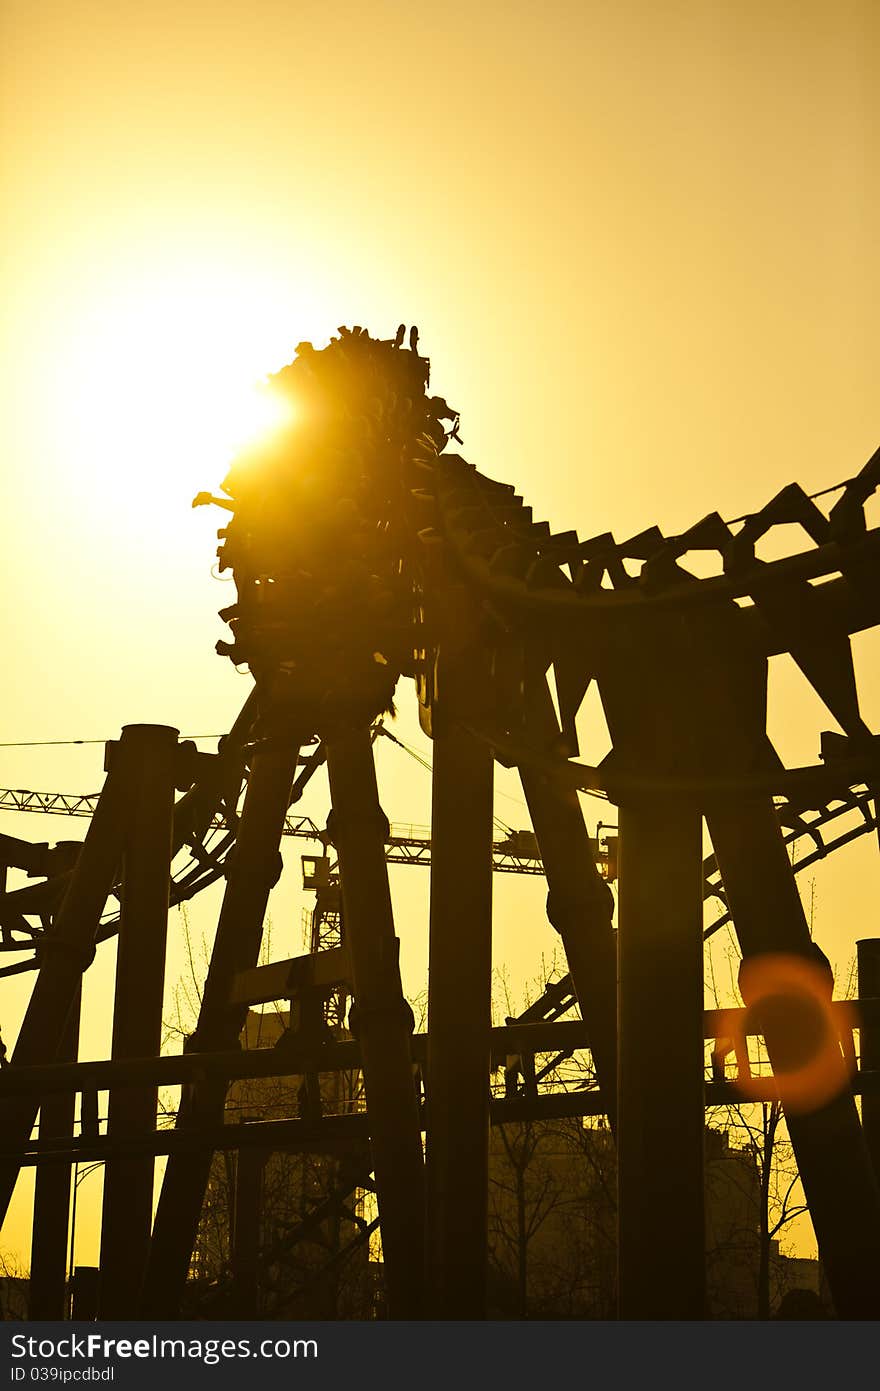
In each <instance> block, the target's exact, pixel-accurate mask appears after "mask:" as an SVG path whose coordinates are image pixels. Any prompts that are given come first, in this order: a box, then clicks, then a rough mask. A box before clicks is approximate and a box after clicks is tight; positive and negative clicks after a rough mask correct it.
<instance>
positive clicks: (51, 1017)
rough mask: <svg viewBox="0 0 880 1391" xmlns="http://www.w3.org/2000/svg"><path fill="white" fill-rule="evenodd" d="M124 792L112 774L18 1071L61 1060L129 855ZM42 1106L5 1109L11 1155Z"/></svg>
mask: <svg viewBox="0 0 880 1391" xmlns="http://www.w3.org/2000/svg"><path fill="white" fill-rule="evenodd" d="M124 794H125V788H124V783H123V779H122V778H121V776H120V774H119V772H118V770H114V769H111V770H110V772H109V773H108V775H107V780H106V782H105V784H104V788H103V791H102V792H101V796H100V797H99V799H98V805H97V807H96V808H95V814H94V816H93V817H92V821H91V825H90V826H89V829H88V832H87V834H86V838H85V840H84V842H83V846H82V850H81V851H80V854H79V857H78V859H77V862H76V867H75V868H74V869H73V871H72V872H71V877H70V882H69V884H68V886H67V891H66V893H65V895H64V899H63V901H62V904H61V907H60V908H59V910H58V912H57V913H56V915H55V920H54V923H53V927H52V932H51V934H49V935H48V936H47V937H46V940H45V941H44V942H42V943H41V946H40V971H39V974H38V976H37V979H36V981H35V983H34V989H33V994H32V995H31V999H30V1003H29V1004H28V1007H27V1012H26V1014H25V1017H24V1020H23V1021H22V1025H21V1029H20V1030H19V1034H18V1040H17V1042H16V1045H15V1050H14V1052H13V1054H12V1060H11V1065H12V1066H13V1067H30V1066H35V1065H37V1064H39V1063H52V1062H55V1060H56V1058H57V1056H58V1052H59V1049H60V1047H61V1044H62V1041H63V1039H64V1032H65V1029H66V1027H67V1018H68V1015H69V1014H70V1011H71V1009H72V1008H73V1006H74V1004H75V1002H76V1001H77V1000H78V998H79V991H80V985H81V983H82V975H83V972H84V971H85V970H86V968H87V967H88V966H89V965H90V963H91V961H92V960H93V958H94V955H95V937H96V934H97V931H98V922H99V920H100V916H101V913H102V912H103V910H104V905H105V903H106V901H107V895H108V894H109V892H110V890H111V888H112V887H113V882H114V879H115V876H116V871H117V868H118V865H119V861H120V859H121V857H122V842H123V830H124V817H125V806H126V804H125V795H124ZM38 1108H39V1099H38V1098H36V1097H31V1096H27V1097H21V1098H18V1097H15V1098H10V1099H9V1100H8V1101H6V1102H4V1103H3V1105H2V1107H0V1132H2V1135H3V1145H4V1148H5V1149H6V1150H7V1152H11V1153H13V1154H17V1153H18V1152H21V1153H22V1154H23V1153H24V1150H25V1147H26V1145H27V1143H28V1140H29V1139H30V1134H31V1131H32V1130H33V1127H34V1121H35V1120H36V1116H37V1110H38ZM20 1167H21V1161H20V1160H19V1159H11V1160H4V1161H3V1162H2V1164H0V1223H2V1221H3V1220H4V1219H5V1217H6V1212H7V1209H8V1207H9V1201H10V1199H11V1197H12V1192H13V1189H14V1188H15V1182H16V1179H17V1178H18V1173H19V1169H20Z"/></svg>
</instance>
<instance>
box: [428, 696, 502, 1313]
mask: <svg viewBox="0 0 880 1391" xmlns="http://www.w3.org/2000/svg"><path fill="white" fill-rule="evenodd" d="M433 762H434V779H433V800H432V807H431V938H430V953H429V960H428V1066H427V1096H428V1117H427V1226H426V1242H427V1280H428V1312H429V1314H430V1315H431V1316H432V1317H434V1318H438V1319H482V1318H485V1317H486V1275H487V1248H488V1221H489V1216H488V1212H489V1084H488V1078H489V1071H490V1063H491V1050H490V1044H489V1029H490V1025H491V994H492V782H493V763H494V760H493V756H492V751H491V749H490V748H489V747H488V746H487V745H486V743H485V742H484V741H483V740H480V739H477V738H475V736H474V735H472V734H470V733H468V732H466V731H465V730H463V729H462V728H461V727H460V726H458V725H455V724H453V725H452V726H451V727H450V728H448V729H447V730H445V731H443V732H438V733H437V734H435V737H434V759H433Z"/></svg>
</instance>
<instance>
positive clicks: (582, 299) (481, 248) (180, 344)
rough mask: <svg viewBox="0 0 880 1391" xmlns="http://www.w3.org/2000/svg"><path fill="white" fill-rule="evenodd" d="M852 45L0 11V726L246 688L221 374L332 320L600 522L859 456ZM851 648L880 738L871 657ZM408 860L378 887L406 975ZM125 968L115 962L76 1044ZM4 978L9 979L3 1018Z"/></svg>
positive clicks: (685, 29) (796, 698) (588, 17)
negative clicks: (239, 668)
mask: <svg viewBox="0 0 880 1391" xmlns="http://www.w3.org/2000/svg"><path fill="white" fill-rule="evenodd" d="M878 29H880V12H878V10H877V7H876V6H875V5H872V4H870V3H833V4H832V3H821V4H820V3H813V2H812V0H804V2H803V3H794V2H792V3H779V0H767V2H766V3H758V2H757V0H744V2H743V3H738V4H736V5H730V4H729V3H710V0H705V3H698V0H691V2H690V3H674V2H673V0H670V3H656V2H655V0H645V3H636V2H635V0H630V3H626V0H624V2H623V3H605V4H597V3H586V2H585V0H581V3H550V4H546V5H543V6H540V7H538V6H535V5H526V4H524V3H521V0H508V3H505V4H504V5H500V4H492V3H487V4H484V5H482V6H479V7H477V6H474V5H472V4H463V3H460V2H459V0H453V3H447V4H445V5H443V6H442V7H433V6H428V5H425V4H423V3H421V2H420V0H410V2H409V3H407V4H405V5H404V4H403V3H400V2H399V0H395V3H390V2H389V0H385V2H384V3H383V2H381V0H380V2H379V3H376V2H375V0H373V3H370V4H369V5H366V6H365V5H363V4H355V3H333V0H329V3H328V2H327V0H323V3H321V4H320V5H318V4H314V3H311V4H309V3H303V4H292V3H290V0H278V3H275V2H274V0H251V2H250V3H248V4H243V3H231V0H212V3H210V4H208V3H197V2H194V0H174V3H160V2H158V0H143V3H139V4H137V5H134V4H123V5H108V4H106V3H86V2H85V0H67V2H66V3H64V4H61V3H55V0H43V3H41V4H39V5H34V4H33V3H31V0H5V3H4V5H3V6H2V9H0V62H2V65H3V71H2V76H0V91H2V98H0V99H2V118H0V119H2V145H0V158H2V168H0V182H2V189H0V194H2V196H0V207H2V216H3V222H4V226H3V247H4V250H3V255H2V267H0V278H2V296H3V303H4V308H5V314H4V323H3V327H2V335H3V339H2V349H3V373H2V377H0V421H2V424H0V429H2V434H3V441H2V445H3V448H2V459H3V472H2V478H3V489H4V504H5V505H4V515H5V518H6V527H5V534H4V544H3V549H2V555H0V566H2V569H3V582H4V592H5V595H6V603H5V604H4V612H3V650H4V653H5V655H6V658H7V679H6V681H5V683H4V685H3V687H2V690H0V716H2V719H0V730H2V741H14V740H51V739H65V738H103V737H112V736H114V735H115V734H116V733H117V732H118V730H119V727H120V725H122V724H124V723H132V722H136V721H139V720H147V721H152V722H166V723H170V724H174V725H177V726H178V727H179V728H180V729H181V730H182V731H183V732H184V733H187V734H189V733H215V732H216V733H219V732H221V731H222V730H223V729H225V728H226V727H227V726H228V725H229V723H230V722H231V719H232V717H233V715H234V713H235V711H236V709H237V708H238V705H239V704H240V702H241V701H242V700H243V698H244V695H245V693H246V688H247V682H246V680H245V679H244V678H241V677H238V676H236V674H235V673H234V672H233V670H232V668H231V667H230V665H229V664H228V663H227V662H225V661H221V660H220V659H219V658H217V657H216V656H215V655H214V652H213V645H214V642H215V640H216V639H217V638H218V637H219V636H222V635H223V630H222V625H221V624H220V621H219V619H217V618H216V616H215V614H216V610H217V609H218V608H220V607H222V606H223V605H224V604H225V603H227V602H229V600H228V597H227V595H228V591H227V590H226V589H225V588H224V587H223V586H222V585H220V584H219V583H218V582H217V581H216V580H214V579H212V578H211V575H210V567H211V562H212V557H213V550H214V546H215V544H216V542H215V539H214V528H215V527H216V526H217V525H218V523H217V521H216V518H215V517H214V516H212V515H211V514H210V512H209V511H208V510H204V511H199V512H196V513H193V512H191V511H190V509H189V502H190V498H191V497H192V495H193V493H194V492H195V491H197V490H198V489H199V488H203V487H204V488H210V487H212V486H216V484H217V483H218V482H219V480H220V478H221V477H222V476H223V473H224V471H225V470H224V464H225V459H226V456H227V453H228V447H229V443H230V440H231V437H232V435H233V434H234V429H235V425H236V410H237V407H238V403H239V398H240V393H241V392H242V391H246V390H247V388H248V386H249V384H250V383H251V382H252V381H253V380H254V379H257V378H259V377H260V376H261V375H263V374H264V373H266V372H268V371H272V370H274V369H276V368H277V367H278V366H280V365H281V364H282V363H283V362H285V361H287V360H289V358H290V356H291V355H292V351H293V348H294V346H295V344H296V343H297V342H298V341H299V340H300V339H303V338H312V339H314V341H315V342H316V343H322V342H324V341H326V339H327V337H328V335H329V334H330V333H331V332H332V331H333V330H334V329H335V326H336V325H337V324H340V323H343V322H348V323H354V322H357V323H361V324H365V325H368V326H369V327H370V328H371V329H372V331H373V332H374V333H380V334H384V333H387V332H393V330H394V328H395V327H396V325H397V323H398V322H399V321H400V320H406V321H407V323H411V322H417V323H418V324H419V325H420V327H421V331H422V345H423V348H424V350H425V351H426V352H428V353H429V354H430V355H431V357H432V359H433V363H434V375H433V381H434V385H435V387H436V389H437V390H438V391H439V392H440V393H441V394H444V395H445V396H446V397H447V398H448V399H449V400H450V401H451V402H452V403H453V404H454V405H455V406H456V407H457V408H459V409H460V410H461V411H462V426H463V434H464V441H465V447H464V453H465V455H466V456H467V457H468V458H470V459H471V460H472V461H473V462H475V463H476V464H477V465H478V466H479V467H480V468H481V469H482V470H483V471H485V472H487V473H489V474H492V475H494V476H496V477H499V478H504V479H506V480H509V481H512V482H515V483H516V485H517V487H518V489H519V490H520V491H522V492H523V493H524V494H525V495H526V497H527V499H528V500H529V501H530V502H532V503H533V505H534V507H535V514H536V516H544V517H546V518H548V519H549V520H550V521H551V523H552V524H553V525H554V526H558V527H577V528H578V529H579V530H580V531H581V534H582V535H585V536H588V535H592V534H594V533H596V532H599V531H604V530H607V529H613V530H614V531H615V533H616V534H617V535H619V536H621V537H623V536H625V535H627V534H629V533H631V532H634V531H636V530H640V529H642V528H643V527H644V526H647V525H649V524H650V523H652V522H658V523H660V524H661V525H662V526H663V528H664V529H665V530H674V529H679V528H681V527H683V526H685V525H687V524H688V523H689V522H692V521H694V520H696V519H697V518H699V517H700V516H702V515H703V514H704V513H706V512H708V511H710V510H714V509H716V508H717V509H718V510H720V511H721V513H722V515H726V516H737V515H740V514H741V513H743V512H745V511H747V510H749V509H750V508H753V507H757V506H759V505H760V504H761V503H763V502H764V501H766V500H767V499H769V497H770V496H771V495H772V494H773V493H774V492H775V491H776V490H778V488H779V487H781V486H782V485H783V484H785V483H787V482H789V481H791V480H792V479H794V478H797V479H799V480H800V481H801V482H802V483H803V484H804V485H805V486H806V487H807V489H808V490H811V489H815V488H819V487H822V486H824V485H827V484H829V483H832V482H835V481H837V480H838V479H841V478H843V477H845V476H847V475H849V474H851V473H853V472H855V471H856V470H857V469H858V468H859V467H860V466H861V465H862V463H863V462H864V461H865V459H866V458H867V457H868V455H869V454H870V453H871V452H872V450H873V449H874V447H875V446H876V444H877V442H878V437H880V415H878V411H877V408H876V381H877V375H878V373H877V369H878V346H877V341H878V340H877V334H876V320H877V308H878V295H877V290H878V257H877V231H878V202H877V197H876V185H875V170H876V168H877V167H878V166H877V161H878V153H880V151H878V105H877V100H876V96H875V86H874V84H873V82H872V81H871V79H872V78H873V75H874V74H875V72H876V65H877V58H878ZM858 651H859V656H860V659H861V660H862V665H863V678H864V680H863V691H864V695H865V714H866V718H867V719H868V720H869V722H872V723H873V724H874V725H875V726H876V727H878V728H880V660H878V648H877V643H876V642H875V640H874V638H873V637H871V636H869V637H867V638H863V639H860V640H859V642H858ZM774 686H775V687H776V688H778V692H779V700H778V701H777V705H776V708H775V710H774V712H773V715H772V720H773V724H772V729H773V732H774V733H776V734H778V736H779V738H780V746H781V749H782V751H783V753H784V754H785V755H786V756H788V757H791V758H793V759H796V760H798V761H813V759H814V757H815V755H816V752H817V739H818V730H819V729H820V728H823V727H827V726H829V725H830V723H831V722H830V720H829V719H828V717H827V716H823V714H822V712H821V711H817V710H816V709H815V704H814V702H812V701H811V700H810V698H809V696H808V695H806V696H805V695H804V694H803V691H802V688H801V686H800V683H799V681H798V680H797V679H795V678H794V677H792V676H791V675H790V674H787V673H785V672H784V671H782V672H780V675H779V677H778V678H777V677H775V676H774ZM400 703H401V705H402V707H403V713H402V715H401V719H400V725H399V728H400V731H401V732H402V734H403V737H405V738H407V739H409V740H410V741H411V742H418V743H419V745H420V747H424V741H423V740H421V738H420V736H419V735H418V733H417V729H416V721H415V717H414V711H413V700H412V697H411V694H410V693H409V692H407V691H401V701H400ZM204 747H208V746H207V745H204ZM590 752H591V751H590V749H589V748H588V749H587V750H585V753H586V755H587V757H588V759H589V756H590ZM100 767H101V753H100V749H99V748H97V747H87V748H83V749H75V750H67V749H46V750H39V749H21V750H16V749H0V785H2V786H9V787H32V788H38V789H56V788H57V789H60V790H65V791H90V790H93V789H94V788H96V787H97V786H98V785H99V783H100ZM380 770H381V773H382V777H383V789H384V797H385V805H386V810H387V812H388V814H389V815H390V816H391V818H392V819H397V820H408V821H416V822H426V821H427V820H428V779H427V775H426V774H424V773H423V772H422V771H421V770H420V769H419V768H417V767H416V765H414V764H410V763H409V762H408V761H406V760H405V759H404V756H403V755H401V754H400V752H399V751H398V750H394V749H392V748H391V747H390V746H389V747H388V748H384V749H383V750H382V751H381V753H380ZM499 781H500V786H501V787H502V788H503V789H504V790H505V791H506V792H507V793H508V794H509V795H510V796H513V797H514V798H515V797H516V796H517V791H516V785H515V782H514V781H513V779H511V778H510V777H509V776H504V777H502V778H500V780H499ZM304 809H305V810H308V811H311V812H313V814H315V816H316V818H317V817H320V816H322V815H323V813H324V812H325V811H326V800H325V797H324V793H323V788H322V786H316V789H315V792H314V794H313V799H312V801H311V802H309V803H308V804H306V806H305V807H304ZM497 810H498V813H499V815H500V816H501V817H502V818H503V819H505V820H507V821H509V822H511V823H513V824H524V820H525V817H524V811H523V809H522V806H521V803H519V804H518V803H517V802H516V801H506V800H504V799H501V800H499V803H498V808H497ZM602 810H603V809H602V808H601V807H594V806H593V805H592V804H591V805H590V806H589V808H588V815H589V817H590V819H591V820H595V819H596V818H597V817H598V816H601V815H602ZM2 829H4V830H6V831H8V832H9V833H11V834H20V835H24V836H29V837H31V838H33V839H38V838H52V837H59V838H60V837H64V836H70V835H72V834H79V833H80V832H81V826H79V827H78V826H77V825H75V824H72V823H70V822H62V821H54V820H53V821H42V822H40V821H37V820H36V818H24V817H14V816H9V815H8V814H7V817H6V820H5V821H4V823H3V828H2ZM303 848H308V847H303V846H294V847H293V848H292V849H290V850H289V851H288V860H289V863H290V865H291V869H290V873H289V874H288V876H287V878H288V881H289V883H288V884H286V885H285V886H284V887H283V888H282V890H281V892H280V894H279V896H278V898H277V900H276V904H275V908H274V918H273V921H274V924H275V933H276V941H277V942H278V950H279V953H282V952H283V954H288V953H289V952H291V951H296V950H298V949H299V946H300V907H301V905H302V903H303V902H304V901H305V900H304V899H303V897H302V894H301V892H300V891H299V889H298V887H297V882H296V866H297V856H298V854H299V852H300V850H301V849H303ZM875 860H876V848H875V846H874V845H873V844H872V845H870V846H868V845H867V843H866V844H864V845H860V846H859V847H857V848H855V849H853V850H851V851H845V852H842V854H841V856H840V857H839V858H838V861H836V862H832V863H829V864H828V865H827V866H822V868H821V870H820V871H819V872H818V873H817V875H816V921H817V933H818V935H819V936H820V938H821V940H823V943H824V944H825V945H826V949H827V950H828V951H829V954H830V955H831V956H832V957H833V958H834V960H835V961H837V962H838V963H840V965H841V968H842V969H843V968H845V966H846V963H847V961H848V960H849V958H850V956H851V955H852V943H853V941H854V939H855V938H856V937H858V936H860V935H864V934H865V933H867V932H870V931H872V930H873V927H874V924H873V911H872V908H873V903H874V902H875V900H876V890H877V886H878V885H877V871H876V866H875ZM419 876H420V872H419V871H416V870H400V871H397V872H396V873H395V874H394V876H393V879H394V891H395V896H396V902H397V910H398V923H399V931H400V934H401V937H402V939H403V964H404V970H405V973H406V984H407V987H408V989H409V990H410V991H411V992H413V993H414V992H415V991H416V990H418V989H420V988H421V986H422V984H423V978H424V961H425V940H426V918H425V913H424V909H425V904H426V898H427V879H426V876H421V877H419ZM497 904H498V908H497V919H498V922H497V951H496V955H497V959H498V963H499V965H501V964H504V963H507V964H508V965H509V967H510V970H511V973H512V979H513V981H514V986H515V990H517V991H518V990H519V989H520V988H521V985H520V983H521V982H522V981H523V980H524V979H526V978H531V977H534V976H535V975H536V974H538V973H539V972H540V970H541V961H540V958H541V953H542V952H545V953H550V952H552V949H553V934H552V933H551V932H550V931H549V929H547V928H546V926H545V925H544V924H543V921H542V919H543V891H542V890H541V889H540V886H539V884H538V883H537V881H528V882H527V883H526V882H524V881H521V880H510V879H507V880H504V881H499V882H498V883H497ZM214 906H215V900H212V902H211V903H209V904H206V905H204V906H202V907H200V908H199V909H198V910H197V912H196V913H195V914H194V917H195V919H196V922H197V926H198V927H199V929H201V927H202V926H204V927H207V926H208V925H209V924H210V922H211V921H212V914H213V911H214ZM176 932H178V929H177V928H176V927H173V928H172V937H173V942H172V949H171V956H170V959H171V969H172V974H173V972H174V971H175V970H179V969H180V953H179V936H174V934H175V933H176ZM112 969H113V960H112V948H107V949H105V950H104V952H103V953H102V957H101V958H100V959H99V962H98V965H97V966H96V967H95V968H94V971H93V972H92V973H91V982H90V990H91V992H92V996H93V1005H92V1007H91V1008H90V1011H89V1022H88V1025H87V1029H86V1039H85V1048H86V1051H87V1052H89V1053H90V1054H91V1055H92V1056H97V1055H99V1054H101V1053H102V1052H103V1051H104V1050H105V1049H106V1047H107V1038H108V1035H107V1022H106V1021H107V1015H106V992H107V990H108V987H109V982H110V981H111V980H112ZM23 999H24V996H23V994H22V990H21V986H20V985H5V986H4V987H3V997H2V1001H0V1023H2V1025H3V1028H4V1032H5V1034H6V1037H7V1039H10V1040H11V1039H12V1038H13V1037H14V1030H15V1026H16V1023H17V1019H18V1017H19V1015H20V1011H21V1008H22V1003H23ZM84 1191H85V1190H84ZM4 1239H5V1236H4Z"/></svg>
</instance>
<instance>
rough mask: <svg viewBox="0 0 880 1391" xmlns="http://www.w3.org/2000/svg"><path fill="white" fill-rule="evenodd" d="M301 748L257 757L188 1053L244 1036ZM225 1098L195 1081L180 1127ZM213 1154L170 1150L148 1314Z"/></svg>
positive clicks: (206, 1116)
mask: <svg viewBox="0 0 880 1391" xmlns="http://www.w3.org/2000/svg"><path fill="white" fill-rule="evenodd" d="M298 752H299V749H298V745H297V743H296V742H294V741H293V740H292V739H291V740H289V741H285V743H284V744H283V745H282V746H279V745H278V744H277V743H272V744H268V743H267V744H264V745H262V746H259V747H258V748H257V750H256V752H255V753H254V755H253V757H252V760H251V769H250V777H249V779H248V787H247V792H246V794H245V801H244V807H243V809H242V816H241V823H240V825H239V828H238V837H237V842H236V848H235V853H234V855H233V857H232V863H231V864H229V866H228V868H227V871H226V892H225V894H224V896H223V906H222V908H221V910H220V918H219V922H218V924H217V935H216V937H215V939H214V950H213V952H212V954H211V965H210V967H209V969H208V977H207V980H206V982H205V990H204V995H203V997H202V1006H201V1010H200V1012H199V1022H198V1025H197V1027H196V1032H195V1034H194V1035H193V1037H192V1038H191V1039H190V1040H189V1049H190V1051H193V1052H212V1051H214V1050H217V1049H226V1048H234V1047H235V1045H236V1044H237V1043H238V1041H239V1037H240V1034H241V1030H242V1028H243V1027H244V1022H245V1019H246V1018H247V1005H244V1006H234V1005H230V1003H229V1000H230V996H231V991H232V982H233V979H234V978H235V976H236V974H237V973H238V972H239V971H243V970H246V969H247V968H249V967H252V966H255V965H256V963H257V961H258V959H259V954H260V943H261V942H262V939H263V919H264V917H265V913H266V904H267V902H268V898H269V894H270V892H271V890H272V887H273V886H274V885H275V884H276V883H277V881H278V877H279V875H280V873H281V853H280V851H279V849H278V846H279V844H280V841H281V832H282V830H283V827H284V817H285V815H286V813H287V808H288V807H289V805H290V788H291V784H292V782H293V776H294V773H295V772H296V763H297V756H298ZM225 1098H226V1083H225V1082H224V1081H213V1082H212V1081H208V1082H205V1083H200V1084H196V1085H194V1086H193V1087H192V1089H191V1090H190V1091H189V1092H188V1093H184V1096H183V1097H182V1098H181V1107H180V1111H179V1112H178V1117H177V1129H178V1130H185V1131H197V1130H200V1129H201V1128H202V1127H203V1126H211V1125H222V1122H223V1108H224V1104H225ZM211 1158H212V1150H211V1148H210V1147H206V1148H204V1149H199V1150H197V1151H195V1152H193V1153H178V1154H175V1155H172V1156H171V1158H170V1159H169V1161H168V1167H167V1168H166V1170H165V1178H164V1181H163V1183H162V1192H161V1195H160V1198H159V1206H158V1208H157V1211H156V1220H155V1222H154V1224H153V1239H152V1243H151V1246H150V1256H149V1261H148V1264H147V1274H146V1279H145V1282H144V1291H143V1296H142V1301H141V1313H142V1315H143V1316H144V1317H147V1318H172V1317H174V1315H175V1313H176V1312H177V1310H178V1308H179V1305H180V1300H181V1298H182V1296H183V1292H184V1287H185V1285H186V1278H187V1274H188V1272H189V1263H190V1258H191V1256H192V1251H193V1246H194V1245H195V1239H196V1233H197V1231H198V1225H199V1216H200V1214H201V1209H202V1202H203V1200H204V1196H205V1189H206V1187H207V1184H208V1175H209V1173H210V1169H211Z"/></svg>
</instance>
